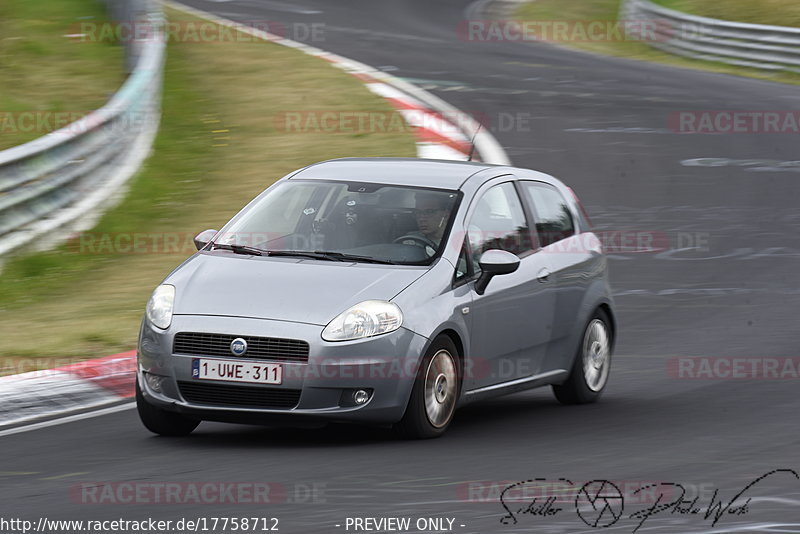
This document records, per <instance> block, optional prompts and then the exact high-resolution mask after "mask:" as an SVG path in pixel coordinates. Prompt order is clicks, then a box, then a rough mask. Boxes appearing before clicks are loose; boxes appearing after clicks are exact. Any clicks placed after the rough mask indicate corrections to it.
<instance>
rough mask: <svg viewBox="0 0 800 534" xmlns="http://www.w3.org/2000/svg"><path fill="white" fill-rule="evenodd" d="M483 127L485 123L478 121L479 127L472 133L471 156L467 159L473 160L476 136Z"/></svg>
mask: <svg viewBox="0 0 800 534" xmlns="http://www.w3.org/2000/svg"><path fill="white" fill-rule="evenodd" d="M481 128H483V124H481V123H478V129H477V130H475V133H474V134H472V141H470V143H471V145H472V146H470V147H469V158H467V161H472V155H473V154H474V153H475V138H476V137H477V136H478V132H480V131H481Z"/></svg>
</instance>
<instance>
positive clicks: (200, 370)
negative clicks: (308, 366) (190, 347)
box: [192, 358, 283, 384]
mask: <svg viewBox="0 0 800 534" xmlns="http://www.w3.org/2000/svg"><path fill="white" fill-rule="evenodd" d="M192 378H198V379H200V380H225V381H227V382H250V383H252V384H280V383H281V381H282V380H283V366H282V365H280V364H276V363H258V362H243V361H241V360H216V359H215V360H211V359H206V358H194V359H193V360H192Z"/></svg>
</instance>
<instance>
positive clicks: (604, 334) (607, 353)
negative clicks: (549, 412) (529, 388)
mask: <svg viewBox="0 0 800 534" xmlns="http://www.w3.org/2000/svg"><path fill="white" fill-rule="evenodd" d="M612 347H613V337H612V333H611V320H610V319H609V317H608V314H607V313H606V312H604V311H603V310H602V309H598V310H597V311H596V312H595V313H594V315H593V316H592V318H591V319H589V322H588V323H587V324H586V327H585V328H584V331H583V339H582V340H581V344H580V346H579V347H578V353H577V354H576V355H575V361H574V363H573V364H572V370H571V371H570V375H569V378H567V380H566V381H565V382H564V383H563V384H560V385H554V386H553V393H554V394H555V396H556V398H557V399H558V400H559V402H561V403H562V404H587V403H590V402H595V401H596V400H597V399H599V398H600V395H601V394H602V393H603V390H604V389H605V387H606V383H607V382H608V375H609V372H610V371H611V349H612Z"/></svg>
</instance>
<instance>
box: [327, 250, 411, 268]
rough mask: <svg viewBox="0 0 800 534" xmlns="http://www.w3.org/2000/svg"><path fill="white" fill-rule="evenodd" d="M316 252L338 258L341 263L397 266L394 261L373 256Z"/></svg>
mask: <svg viewBox="0 0 800 534" xmlns="http://www.w3.org/2000/svg"><path fill="white" fill-rule="evenodd" d="M314 252H315V253H317V254H325V255H326V256H331V257H334V258H338V259H340V260H341V261H358V262H363V263H378V264H381V265H396V263H395V262H393V261H389V260H382V259H380V258H373V257H372V256H357V255H355V254H345V253H344V252H322V251H319V250H316V251H314Z"/></svg>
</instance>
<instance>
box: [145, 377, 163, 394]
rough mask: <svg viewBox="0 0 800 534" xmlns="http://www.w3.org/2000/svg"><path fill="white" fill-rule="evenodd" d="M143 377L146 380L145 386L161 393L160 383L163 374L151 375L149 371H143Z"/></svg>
mask: <svg viewBox="0 0 800 534" xmlns="http://www.w3.org/2000/svg"><path fill="white" fill-rule="evenodd" d="M144 378H145V380H146V381H147V387H149V388H150V389H152V390H153V391H155V392H156V393H161V384H162V382H163V381H164V377H163V376H158V375H153V374H150V373H145V374H144Z"/></svg>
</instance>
